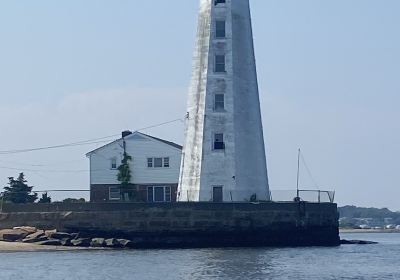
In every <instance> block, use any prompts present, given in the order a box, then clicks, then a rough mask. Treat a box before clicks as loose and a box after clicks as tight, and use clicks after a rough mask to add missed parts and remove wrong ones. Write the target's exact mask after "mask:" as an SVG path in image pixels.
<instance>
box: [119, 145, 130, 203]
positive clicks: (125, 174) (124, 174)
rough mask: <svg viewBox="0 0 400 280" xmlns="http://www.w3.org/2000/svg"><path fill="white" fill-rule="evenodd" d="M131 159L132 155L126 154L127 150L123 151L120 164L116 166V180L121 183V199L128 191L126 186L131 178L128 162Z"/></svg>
mask: <svg viewBox="0 0 400 280" xmlns="http://www.w3.org/2000/svg"><path fill="white" fill-rule="evenodd" d="M131 160H132V157H131V156H130V155H128V154H127V152H124V157H123V159H122V161H121V165H120V166H118V175H117V180H118V181H119V182H120V183H121V195H122V198H123V199H125V194H126V193H128V188H129V185H130V183H131V179H132V175H131V169H130V166H129V162H130V161H131ZM128 196H129V194H128ZM130 199H132V198H130Z"/></svg>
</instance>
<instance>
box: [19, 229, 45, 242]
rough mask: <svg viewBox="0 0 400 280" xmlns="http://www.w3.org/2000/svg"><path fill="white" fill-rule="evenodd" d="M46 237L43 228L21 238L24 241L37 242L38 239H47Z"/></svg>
mask: <svg viewBox="0 0 400 280" xmlns="http://www.w3.org/2000/svg"><path fill="white" fill-rule="evenodd" d="M47 239H48V237H47V236H46V235H45V234H44V231H43V230H38V231H37V232H35V233H32V234H29V235H28V236H27V237H25V238H24V239H22V242H24V243H34V242H39V241H44V240H47Z"/></svg>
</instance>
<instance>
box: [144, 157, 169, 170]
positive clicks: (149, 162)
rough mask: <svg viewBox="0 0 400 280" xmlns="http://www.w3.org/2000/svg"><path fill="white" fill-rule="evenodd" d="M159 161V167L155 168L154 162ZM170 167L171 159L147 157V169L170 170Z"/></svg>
mask: <svg viewBox="0 0 400 280" xmlns="http://www.w3.org/2000/svg"><path fill="white" fill-rule="evenodd" d="M159 159H161V166H156V160H159ZM170 167H171V157H169V156H163V157H160V156H159V157H147V168H157V169H159V168H170Z"/></svg>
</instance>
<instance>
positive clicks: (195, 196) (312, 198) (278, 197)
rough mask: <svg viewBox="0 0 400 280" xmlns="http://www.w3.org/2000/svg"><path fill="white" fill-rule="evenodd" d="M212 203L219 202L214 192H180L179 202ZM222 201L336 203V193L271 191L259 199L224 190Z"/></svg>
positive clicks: (247, 194) (243, 193)
mask: <svg viewBox="0 0 400 280" xmlns="http://www.w3.org/2000/svg"><path fill="white" fill-rule="evenodd" d="M202 196H206V198H207V199H208V201H210V202H213V201H214V202H219V200H221V197H219V199H216V200H215V199H214V193H213V190H210V191H207V192H206V193H205V194H204V193H203V194H200V193H199V191H185V192H184V193H179V192H178V197H179V198H178V200H179V201H185V202H195V201H199V197H200V199H201V200H202V201H204V197H202ZM222 200H223V201H224V202H255V201H275V202H292V201H305V202H314V203H334V201H335V192H334V191H325V190H295V189H294V190H270V191H269V192H267V191H266V192H265V194H263V195H262V197H257V196H256V195H254V194H252V193H251V192H249V191H237V190H236V191H231V190H223V192H222Z"/></svg>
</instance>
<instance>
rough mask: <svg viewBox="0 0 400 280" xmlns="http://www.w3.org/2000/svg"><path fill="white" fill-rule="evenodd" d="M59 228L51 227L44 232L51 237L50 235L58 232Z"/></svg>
mask: <svg viewBox="0 0 400 280" xmlns="http://www.w3.org/2000/svg"><path fill="white" fill-rule="evenodd" d="M56 232H57V230H56V229H50V230H45V231H44V233H45V234H46V235H47V237H49V236H50V235H52V234H53V233H56Z"/></svg>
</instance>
